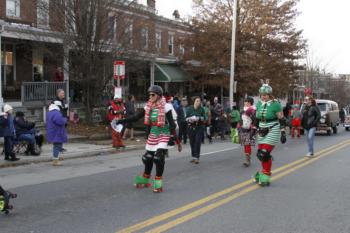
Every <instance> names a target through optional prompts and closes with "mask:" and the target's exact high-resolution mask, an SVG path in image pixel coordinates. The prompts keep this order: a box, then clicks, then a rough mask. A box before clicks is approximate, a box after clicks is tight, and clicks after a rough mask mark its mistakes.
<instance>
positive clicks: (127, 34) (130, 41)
mask: <svg viewBox="0 0 350 233" xmlns="http://www.w3.org/2000/svg"><path fill="white" fill-rule="evenodd" d="M132 31H133V26H132V22H129V24H128V25H127V26H126V28H125V35H124V36H125V39H126V43H128V44H129V45H132V44H133V36H132V33H133V32H132Z"/></svg>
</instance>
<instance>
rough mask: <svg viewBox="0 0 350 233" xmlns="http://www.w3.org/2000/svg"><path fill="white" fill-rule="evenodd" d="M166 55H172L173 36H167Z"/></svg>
mask: <svg viewBox="0 0 350 233" xmlns="http://www.w3.org/2000/svg"><path fill="white" fill-rule="evenodd" d="M168 53H169V55H174V35H173V34H169V38H168Z"/></svg>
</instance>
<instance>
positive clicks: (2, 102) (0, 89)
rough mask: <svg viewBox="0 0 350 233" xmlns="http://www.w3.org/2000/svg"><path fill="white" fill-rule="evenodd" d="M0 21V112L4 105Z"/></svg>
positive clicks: (0, 27) (1, 30)
mask: <svg viewBox="0 0 350 233" xmlns="http://www.w3.org/2000/svg"><path fill="white" fill-rule="evenodd" d="M1 21H2V20H0V111H1V109H2V106H3V105H4V99H3V98H2V49H1V39H2V38H1V36H2V32H3V30H4V29H3V27H4V26H3V24H2V22H1Z"/></svg>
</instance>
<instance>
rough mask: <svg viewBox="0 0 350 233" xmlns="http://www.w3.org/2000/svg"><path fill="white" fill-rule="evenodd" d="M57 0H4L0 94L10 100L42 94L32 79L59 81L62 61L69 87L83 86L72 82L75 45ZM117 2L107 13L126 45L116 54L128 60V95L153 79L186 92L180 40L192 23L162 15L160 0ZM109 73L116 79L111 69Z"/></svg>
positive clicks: (115, 35) (116, 37)
mask: <svg viewBox="0 0 350 233" xmlns="http://www.w3.org/2000/svg"><path fill="white" fill-rule="evenodd" d="M53 1H54V0H0V43H1V73H0V75H1V93H0V94H1V96H2V97H3V99H4V100H5V101H19V102H20V101H22V102H24V101H26V100H27V99H30V98H31V97H33V96H37V95H43V94H44V93H46V92H47V90H48V89H46V92H45V91H41V92H38V93H39V94H38V93H36V94H35V95H33V93H30V92H33V85H34V84H31V83H35V85H37V86H38V85H39V84H41V83H44V84H45V85H46V86H47V83H53V84H55V83H56V84H57V76H58V72H59V69H60V68H59V67H61V68H62V70H63V71H62V72H63V73H64V75H63V77H64V79H63V80H60V81H63V82H65V83H66V85H65V87H66V88H67V91H68V90H70V89H71V93H76V92H78V91H79V90H72V88H73V87H74V88H75V86H74V85H71V87H70V88H69V84H70V78H69V77H70V76H71V75H72V74H71V72H70V64H71V61H70V59H75V58H74V57H72V56H70V52H69V51H70V50H72V49H73V48H72V47H70V48H67V47H66V46H65V41H64V37H63V36H62V32H63V31H62V29H60V28H59V27H58V26H59V25H57V20H55V17H56V18H57V14H55V9H54V8H53V7H52V5H53V4H52V2H53ZM66 1H67V2H68V1H74V0H66ZM112 2H114V4H113V5H111V6H110V8H109V9H108V14H106V17H107V20H108V22H109V27H108V28H109V30H108V32H107V33H108V36H110V37H112V39H113V42H114V43H115V44H116V46H120V47H122V48H123V49H122V51H123V52H122V53H121V54H120V56H117V57H116V59H120V60H124V61H126V78H125V79H124V80H122V82H121V85H122V88H123V93H124V95H128V94H134V95H136V96H140V97H141V96H142V95H144V93H145V90H147V88H148V86H149V85H150V84H151V83H157V84H160V85H162V86H163V87H164V88H165V89H166V90H168V91H169V92H171V93H172V94H178V95H183V94H184V92H186V91H188V90H186V88H189V81H190V77H189V76H188V74H187V73H186V72H184V71H183V70H182V69H181V67H180V62H181V57H182V56H183V54H184V53H185V51H184V47H183V46H182V45H181V40H182V39H183V38H184V37H185V36H186V35H187V34H188V33H189V31H188V27H187V26H186V25H185V24H184V23H182V22H181V21H180V20H179V19H168V18H164V17H161V16H159V15H157V11H156V1H155V0H148V1H147V5H142V4H138V3H134V1H126V0H124V1H122V0H121V1H112ZM45 9H46V10H45ZM107 54H108V51H106V55H107ZM112 65H113V64H110V68H111V69H110V70H112ZM104 76H106V77H104V78H110V79H111V84H113V81H112V80H113V79H112V77H113V73H112V71H111V72H106V73H105V74H104ZM71 81H72V80H71ZM184 83H185V85H184ZM44 84H43V85H44ZM56 84H55V85H56ZM28 85H29V87H30V88H27V86H28ZM31 85H32V86H31ZM37 86H34V89H38V88H36V87H37ZM56 86H57V85H56ZM56 86H53V87H56ZM24 87H26V88H24ZM51 89H54V88H51ZM49 91H50V88H49ZM28 92H29V93H28ZM51 92H52V90H51ZM46 95H47V93H46ZM24 96H25V97H26V98H27V97H28V98H27V99H26V98H24ZM71 97H72V96H71ZM45 98H47V96H46V97H45ZM32 100H33V98H32Z"/></svg>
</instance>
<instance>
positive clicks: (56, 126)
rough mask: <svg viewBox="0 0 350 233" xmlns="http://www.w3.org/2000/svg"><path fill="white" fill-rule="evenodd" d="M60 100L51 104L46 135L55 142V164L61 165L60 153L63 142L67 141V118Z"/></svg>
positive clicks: (48, 139)
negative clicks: (61, 109)
mask: <svg viewBox="0 0 350 233" xmlns="http://www.w3.org/2000/svg"><path fill="white" fill-rule="evenodd" d="M61 106H62V105H61V102H60V101H54V102H53V103H51V105H50V106H49V111H48V112H47V115H46V120H47V123H46V136H47V141H48V142H51V143H53V160H52V165H53V166H59V165H61V163H60V162H59V156H58V155H59V153H60V152H61V151H62V146H63V143H65V142H67V132H66V127H65V126H66V124H67V118H66V117H64V116H63V115H62V113H61V111H60V107H61Z"/></svg>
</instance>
